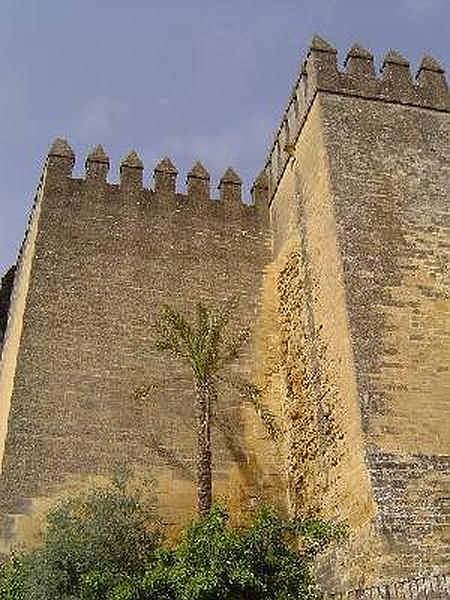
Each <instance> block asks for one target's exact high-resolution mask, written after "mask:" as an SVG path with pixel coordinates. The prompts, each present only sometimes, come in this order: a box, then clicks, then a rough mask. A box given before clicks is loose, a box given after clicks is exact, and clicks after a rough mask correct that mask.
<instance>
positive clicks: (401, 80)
mask: <svg viewBox="0 0 450 600" xmlns="http://www.w3.org/2000/svg"><path fill="white" fill-rule="evenodd" d="M381 77H382V82H383V84H387V85H388V86H389V90H390V91H392V92H393V93H394V94H404V95H403V96H401V97H400V98H399V100H409V101H411V100H412V98H410V95H411V94H412V92H413V91H414V89H413V84H412V77H411V71H410V67H409V61H408V60H407V59H406V58H405V57H404V56H402V55H401V54H400V53H399V52H397V50H389V51H388V52H387V53H386V54H385V56H384V59H383V64H382V66H381Z"/></svg>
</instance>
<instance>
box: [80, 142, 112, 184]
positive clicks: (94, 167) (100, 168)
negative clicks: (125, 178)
mask: <svg viewBox="0 0 450 600" xmlns="http://www.w3.org/2000/svg"><path fill="white" fill-rule="evenodd" d="M84 164H85V170H86V181H93V182H97V183H100V182H106V178H107V176H108V171H109V157H108V156H107V154H106V153H105V151H104V150H103V147H102V146H101V145H100V144H98V145H97V146H95V148H93V149H92V150H91V152H89V154H88V155H87V157H86V161H85V163H84Z"/></svg>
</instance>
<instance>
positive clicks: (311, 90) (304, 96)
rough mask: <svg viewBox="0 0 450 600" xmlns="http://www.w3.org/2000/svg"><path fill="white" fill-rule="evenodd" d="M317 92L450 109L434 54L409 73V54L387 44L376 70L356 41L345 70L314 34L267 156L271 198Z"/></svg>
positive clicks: (365, 50) (332, 52)
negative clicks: (392, 48)
mask: <svg viewBox="0 0 450 600" xmlns="http://www.w3.org/2000/svg"><path fill="white" fill-rule="evenodd" d="M318 92H325V93H330V94H339V95H344V96H354V97H360V98H366V99H368V100H377V101H381V102H387V103H396V104H404V105H409V106H417V107H421V108H425V109H431V110H436V111H443V112H450V97H449V92H448V86H447V80H446V76H445V72H444V69H443V68H442V66H441V65H440V64H439V62H438V61H437V60H436V59H435V58H433V57H431V56H427V55H425V56H424V57H423V58H422V61H421V63H420V66H419V69H418V70H417V73H416V75H415V78H414V79H413V77H412V74H411V71H410V65H409V62H408V60H407V59H406V58H404V57H403V56H402V55H401V54H399V53H398V52H396V51H395V50H390V51H388V52H387V53H386V55H385V57H384V60H383V63H382V67H381V71H380V73H379V75H377V73H376V71H375V67H374V61H373V54H372V53H371V52H370V51H369V50H367V49H365V48H362V47H361V46H359V45H358V44H355V45H353V46H352V47H351V48H350V50H349V51H348V52H347V55H346V58H345V61H344V70H340V69H339V68H338V64H337V51H336V49H335V48H334V47H333V46H331V45H330V44H329V43H328V42H326V41H325V40H323V39H322V38H320V37H319V36H314V38H313V40H312V43H311V46H310V48H309V51H308V54H307V56H306V59H305V61H304V62H303V64H302V67H301V69H300V74H299V76H298V78H297V79H296V81H295V84H294V86H293V89H292V92H291V95H290V98H289V101H288V103H287V106H286V109H285V111H284V114H283V116H282V118H281V122H280V125H279V127H278V129H277V131H276V134H275V138H274V141H273V144H272V146H271V148H270V151H269V154H268V157H267V161H266V166H265V169H266V172H267V175H268V178H269V198H272V197H273V194H274V193H275V190H276V189H277V186H278V183H279V181H280V179H281V177H282V175H283V172H284V169H285V167H286V165H287V164H288V162H289V160H290V158H291V155H292V149H293V148H294V146H295V142H296V140H297V138H298V135H299V133H300V131H301V129H302V127H303V124H304V122H305V120H306V117H307V115H308V112H309V110H310V108H311V105H312V103H313V102H314V99H315V97H316V95H317V93H318Z"/></svg>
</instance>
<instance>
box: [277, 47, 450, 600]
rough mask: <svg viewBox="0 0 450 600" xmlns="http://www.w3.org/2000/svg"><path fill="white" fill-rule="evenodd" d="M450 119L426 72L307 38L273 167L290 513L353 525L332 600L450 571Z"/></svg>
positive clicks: (331, 573) (323, 568)
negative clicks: (378, 66) (341, 54)
mask: <svg viewBox="0 0 450 600" xmlns="http://www.w3.org/2000/svg"><path fill="white" fill-rule="evenodd" d="M449 112H450V104H449V98H448V89H447V85H446V82H445V76H444V75H443V71H442V69H441V68H440V67H439V65H438V64H437V63H436V61H434V60H433V59H430V58H429V57H428V58H426V59H425V58H424V59H423V61H422V63H421V66H420V69H419V73H418V80H417V82H416V83H413V81H412V78H411V75H410V72H409V66H408V62H407V61H406V60H405V59H404V58H403V57H401V56H400V55H398V53H395V52H390V53H388V54H387V55H386V57H385V60H384V63H383V73H382V77H377V76H376V74H375V70H374V66H373V57H372V55H371V54H370V53H369V52H368V51H367V50H365V49H362V48H360V47H359V46H354V47H353V48H352V49H351V50H350V51H349V53H348V54H347V59H346V70H345V71H339V70H338V68H337V62H336V51H335V50H334V49H333V48H332V47H331V46H330V45H329V44H327V43H326V42H325V41H324V40H322V39H320V38H315V39H314V40H313V45H312V47H311V49H310V52H309V54H308V57H307V60H306V62H305V64H304V65H303V67H302V70H301V75H300V78H299V80H298V81H297V82H296V84H295V86H294V90H293V92H292V94H291V97H290V100H289V102H288V107H287V109H286V112H285V115H284V116H283V120H282V123H281V125H280V128H279V130H278V131H277V134H276V137H275V141H274V144H273V147H272V149H271V152H270V154H269V158H268V162H267V165H266V172H267V173H268V176H269V179H270V188H271V204H270V215H271V225H272V229H273V235H274V249H275V254H276V266H275V270H276V272H277V277H276V278H277V281H278V311H279V315H280V336H279V344H280V363H279V371H280V373H281V376H282V380H283V382H284V385H283V384H282V385H279V386H278V389H279V392H280V403H281V404H282V405H284V406H285V407H286V408H285V411H284V416H285V426H286V429H287V431H289V432H291V435H290V436H287V440H288V443H287V445H286V446H287V447H286V459H287V462H288V465H289V474H290V496H291V507H292V509H293V510H294V512H299V511H300V512H304V511H309V510H317V509H318V510H319V511H321V512H322V514H323V515H324V516H331V517H338V518H344V519H346V520H347V522H348V523H349V525H350V538H349V543H348V545H347V547H346V548H344V549H341V550H338V551H333V552H330V553H329V554H328V556H327V558H326V559H325V560H322V561H321V563H320V565H319V572H320V574H321V579H322V582H323V585H324V587H325V588H326V589H330V590H334V591H337V590H339V589H341V590H344V591H345V590H348V589H350V588H356V587H362V586H367V585H371V584H373V583H378V582H383V581H384V582H387V581H394V580H396V579H398V578H400V577H405V576H408V575H411V574H418V573H430V572H434V571H438V572H446V570H448V564H449V562H448V561H449V557H448V524H449V523H448V506H446V501H447V500H446V499H448V492H449V487H448V486H449V479H448V474H449V461H448V433H449V430H448V416H449V415H448V411H449V405H448V391H449V378H448V363H449V343H448V339H449V338H448V325H449V317H448V311H449V305H448V283H449V282H448V267H447V265H448V264H449V255H448V251H449V239H450V235H449V229H448V227H449V219H448V197H449V191H450V189H449V184H450V178H449V167H448V165H449V139H448V133H449Z"/></svg>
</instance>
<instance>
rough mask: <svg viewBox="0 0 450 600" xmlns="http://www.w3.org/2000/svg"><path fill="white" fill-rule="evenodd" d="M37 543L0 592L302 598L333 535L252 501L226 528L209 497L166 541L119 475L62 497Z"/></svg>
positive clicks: (107, 597) (4, 571)
mask: <svg viewBox="0 0 450 600" xmlns="http://www.w3.org/2000/svg"><path fill="white" fill-rule="evenodd" d="M48 522H49V525H48V529H47V531H46V533H45V536H44V538H43V543H42V544H41V545H40V546H39V547H37V548H36V549H35V550H33V551H31V552H29V553H28V554H22V555H17V554H15V555H12V556H11V558H10V560H9V561H8V563H6V565H4V566H3V567H2V568H1V570H0V600H38V599H39V600H50V599H51V600H69V599H72V600H75V599H78V600H312V599H314V598H316V597H317V590H316V586H315V582H314V577H313V571H312V561H313V559H314V557H315V556H316V555H317V553H318V552H320V551H322V550H323V549H324V548H326V547H327V546H328V545H329V544H330V543H331V542H332V541H333V540H336V539H339V538H341V537H342V535H343V531H342V528H340V527H337V526H335V525H333V524H331V523H328V522H326V521H323V520H321V519H314V518H310V519H295V520H286V519H283V518H282V517H281V516H280V515H279V514H277V512H276V511H275V510H274V509H272V508H270V507H263V508H261V509H260V510H259V511H258V512H257V513H256V515H255V516H254V518H253V520H252V522H251V524H250V525H249V526H246V527H234V526H232V525H231V523H230V521H229V517H228V514H227V512H226V510H225V509H224V508H223V507H221V506H220V505H215V506H213V508H212V509H211V510H210V512H209V513H208V514H207V515H205V516H203V517H201V518H197V519H196V520H194V521H193V522H192V523H191V524H190V525H189V526H188V527H187V528H186V529H185V531H184V534H183V536H182V538H181V541H180V542H179V543H177V544H175V545H171V546H170V545H167V544H163V541H162V536H161V530H160V527H159V526H158V521H157V519H156V517H155V513H154V509H153V502H152V501H151V502H150V503H148V501H146V499H145V498H143V497H142V494H141V492H139V490H137V489H134V488H133V489H129V486H127V484H126V482H125V481H124V480H116V481H115V482H114V484H113V485H112V486H110V487H108V488H95V489H93V490H91V491H89V492H87V493H84V494H81V495H78V496H76V497H75V498H72V499H70V500H67V501H66V502H63V503H62V504H60V505H59V506H58V507H57V508H56V509H54V510H53V511H52V512H51V513H50V515H49V519H48Z"/></svg>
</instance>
